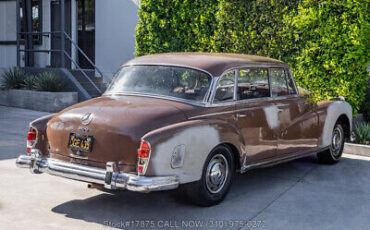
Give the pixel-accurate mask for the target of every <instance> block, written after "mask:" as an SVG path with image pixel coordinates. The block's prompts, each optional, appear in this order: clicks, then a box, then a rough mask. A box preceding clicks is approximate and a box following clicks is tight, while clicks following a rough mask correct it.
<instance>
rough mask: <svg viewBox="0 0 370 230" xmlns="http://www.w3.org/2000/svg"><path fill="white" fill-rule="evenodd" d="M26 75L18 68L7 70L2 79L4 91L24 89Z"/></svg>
mask: <svg viewBox="0 0 370 230" xmlns="http://www.w3.org/2000/svg"><path fill="white" fill-rule="evenodd" d="M24 78H25V74H24V72H23V71H22V70H21V69H20V68H18V67H13V68H9V69H8V70H6V71H5V72H4V74H3V76H2V78H1V88H2V89H20V88H22V87H23V82H24Z"/></svg>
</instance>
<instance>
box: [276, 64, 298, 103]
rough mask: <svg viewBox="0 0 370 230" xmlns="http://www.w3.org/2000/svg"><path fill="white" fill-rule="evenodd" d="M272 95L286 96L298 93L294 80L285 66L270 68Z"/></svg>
mask: <svg viewBox="0 0 370 230" xmlns="http://www.w3.org/2000/svg"><path fill="white" fill-rule="evenodd" d="M270 75H271V87H272V96H273V97H279V96H286V95H292V94H296V92H295V88H294V84H293V80H292V79H291V78H290V76H289V75H288V73H287V71H286V70H285V69H283V68H274V69H270Z"/></svg>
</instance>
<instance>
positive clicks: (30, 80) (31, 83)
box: [23, 75, 37, 90]
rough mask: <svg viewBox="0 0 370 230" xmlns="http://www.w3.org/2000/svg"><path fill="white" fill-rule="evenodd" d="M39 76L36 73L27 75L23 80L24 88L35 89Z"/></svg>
mask: <svg viewBox="0 0 370 230" xmlns="http://www.w3.org/2000/svg"><path fill="white" fill-rule="evenodd" d="M36 83H37V78H36V77H35V76H34V75H30V76H27V77H26V78H25V79H24V82H23V88H24V89H27V90H34V89H35V88H36Z"/></svg>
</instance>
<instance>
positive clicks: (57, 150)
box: [16, 53, 352, 206]
mask: <svg viewBox="0 0 370 230" xmlns="http://www.w3.org/2000/svg"><path fill="white" fill-rule="evenodd" d="M351 129H352V108H351V106H350V105H349V104H348V103H347V102H346V101H345V100H344V98H342V97H340V98H335V99H332V100H328V101H322V102H319V103H311V102H309V101H307V100H306V99H305V97H303V96H302V95H300V92H299V90H298V88H297V86H296V84H295V81H294V78H293V75H292V72H291V71H290V68H289V66H288V65H287V64H285V63H283V62H281V61H278V60H274V59H270V58H265V57H259V56H250V55H236V54H205V53H168V54H159V55H149V56H143V57H138V58H135V59H133V60H131V61H129V62H127V63H126V64H124V65H122V67H121V68H120V69H119V70H118V72H117V74H116V76H115V77H114V79H113V80H112V83H111V84H110V86H109V87H108V89H107V90H106V92H105V93H104V95H102V96H101V97H98V98H94V99H91V100H88V101H84V102H82V103H79V104H76V105H73V106H71V107H68V108H66V109H64V110H63V111H61V112H59V113H57V114H51V115H48V116H45V117H41V118H39V119H37V120H35V121H33V122H31V123H30V128H29V131H28V137H27V154H26V155H21V156H19V158H18V159H17V162H16V163H17V165H18V166H19V167H27V168H31V171H32V172H35V173H41V172H46V173H49V174H52V175H56V176H61V177H65V178H69V179H74V180H79V181H83V182H88V183H89V186H90V187H92V188H98V189H108V190H120V189H127V190H131V191H139V192H150V191H159V190H168V189H176V188H178V187H179V186H180V185H181V186H180V188H181V191H182V194H186V195H187V197H190V198H191V199H190V200H191V201H193V202H195V203H197V204H200V205H206V206H209V205H214V204H217V203H218V202H220V201H221V200H222V199H223V198H224V197H225V195H226V194H227V192H228V190H229V188H230V186H231V182H232V179H233V176H234V175H235V173H245V172H246V171H248V170H250V169H253V168H259V167H265V166H271V165H274V164H278V163H282V162H286V161H290V160H294V159H297V158H301V157H305V156H308V155H311V154H317V158H318V161H319V162H321V163H326V164H332V163H336V162H337V161H339V159H340V157H341V155H342V151H343V146H344V140H345V138H349V137H350V133H351Z"/></svg>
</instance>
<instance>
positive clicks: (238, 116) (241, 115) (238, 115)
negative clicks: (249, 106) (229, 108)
mask: <svg viewBox="0 0 370 230" xmlns="http://www.w3.org/2000/svg"><path fill="white" fill-rule="evenodd" d="M246 116H247V115H245V114H240V113H237V114H236V117H237V118H242V117H246Z"/></svg>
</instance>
